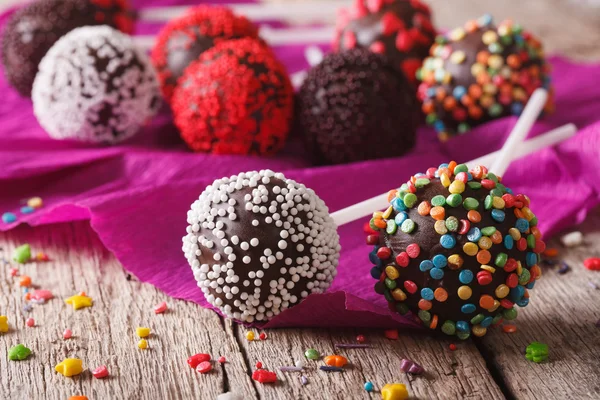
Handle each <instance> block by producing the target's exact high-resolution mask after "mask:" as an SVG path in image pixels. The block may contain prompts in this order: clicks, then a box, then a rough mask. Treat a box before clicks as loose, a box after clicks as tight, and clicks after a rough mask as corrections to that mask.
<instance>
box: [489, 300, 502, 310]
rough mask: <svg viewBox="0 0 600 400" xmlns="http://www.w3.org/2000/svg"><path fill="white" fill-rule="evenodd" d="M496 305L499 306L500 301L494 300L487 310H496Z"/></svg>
mask: <svg viewBox="0 0 600 400" xmlns="http://www.w3.org/2000/svg"><path fill="white" fill-rule="evenodd" d="M498 307H500V302H499V301H498V300H494V305H493V306H492V308H490V309H489V310H488V311H489V312H494V311H496V310H497V309H498Z"/></svg>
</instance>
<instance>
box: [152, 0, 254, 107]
mask: <svg viewBox="0 0 600 400" xmlns="http://www.w3.org/2000/svg"><path fill="white" fill-rule="evenodd" d="M244 37H250V38H258V28H257V27H256V26H255V25H254V24H253V23H252V22H251V21H250V20H248V19H247V18H246V17H244V16H237V15H235V14H234V13H233V12H232V11H231V10H229V9H228V8H225V7H213V6H197V7H193V8H191V9H190V10H189V11H187V13H186V14H185V15H184V16H182V17H180V18H177V19H174V20H172V21H170V22H169V23H168V24H167V25H165V26H164V27H163V28H162V30H161V31H160V32H159V34H158V36H157V38H156V43H155V45H154V47H153V49H152V55H151V58H152V62H153V63H154V66H155V67H156V70H157V72H158V78H159V81H160V85H161V88H162V92H163V95H164V96H165V98H166V99H167V100H170V98H171V96H172V95H173V90H174V89H175V86H176V85H177V79H179V77H181V75H183V72H184V71H185V69H186V68H187V66H188V65H190V63H191V62H193V61H196V60H197V59H198V56H199V55H200V54H202V53H203V52H205V51H206V50H208V49H210V48H211V47H213V46H214V45H215V44H217V43H220V42H222V41H224V40H230V39H239V38H244Z"/></svg>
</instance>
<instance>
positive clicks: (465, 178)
mask: <svg viewBox="0 0 600 400" xmlns="http://www.w3.org/2000/svg"><path fill="white" fill-rule="evenodd" d="M454 179H455V180H457V181H461V182H462V183H467V182H468V181H469V176H468V175H467V173H466V172H459V173H458V174H456V176H455V177H454Z"/></svg>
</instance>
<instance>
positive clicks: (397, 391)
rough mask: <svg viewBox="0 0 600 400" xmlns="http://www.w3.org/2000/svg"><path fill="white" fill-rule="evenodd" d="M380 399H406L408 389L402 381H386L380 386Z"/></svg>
mask: <svg viewBox="0 0 600 400" xmlns="http://www.w3.org/2000/svg"><path fill="white" fill-rule="evenodd" d="M381 399H382V400H406V399H408V390H406V385H404V384H402V383H388V384H387V385H385V386H384V387H383V388H381Z"/></svg>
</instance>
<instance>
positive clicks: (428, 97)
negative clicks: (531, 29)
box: [417, 15, 553, 184]
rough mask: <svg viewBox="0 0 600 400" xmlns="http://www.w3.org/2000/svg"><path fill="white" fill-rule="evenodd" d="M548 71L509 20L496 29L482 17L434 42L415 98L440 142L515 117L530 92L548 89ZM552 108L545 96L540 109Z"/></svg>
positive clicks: (536, 47) (533, 42)
mask: <svg viewBox="0 0 600 400" xmlns="http://www.w3.org/2000/svg"><path fill="white" fill-rule="evenodd" d="M549 71H550V66H549V65H548V64H547V63H546V60H545V57H544V52H543V50H542V45H541V43H540V42H539V41H538V40H537V39H536V38H535V37H533V36H532V35H531V34H530V33H528V32H526V31H524V30H523V28H522V27H521V26H520V25H518V24H515V23H513V22H512V21H504V22H502V23H501V24H500V25H498V26H497V27H496V26H494V25H493V23H492V19H491V17H490V16H488V15H486V16H483V17H481V18H479V19H478V20H474V21H469V22H467V23H466V24H465V26H464V27H459V28H456V29H454V30H452V31H450V32H449V33H448V34H446V35H445V36H439V37H438V38H437V39H436V44H434V45H433V46H432V47H431V57H428V58H426V59H425V61H424V63H423V67H422V68H421V69H420V70H419V71H418V72H417V77H418V78H419V80H420V81H421V82H422V83H421V84H420V86H419V90H418V96H419V99H420V100H421V101H422V102H423V105H422V110H423V112H424V113H425V115H426V121H427V123H428V124H430V125H431V126H433V127H434V128H435V130H436V131H437V132H438V136H439V138H440V140H446V139H448V138H449V137H451V136H453V135H456V134H462V133H465V132H466V131H468V130H469V129H470V128H472V127H474V126H476V125H479V124H482V123H484V122H487V121H490V120H492V119H495V118H500V117H504V116H508V115H515V116H518V115H520V114H521V112H522V111H523V108H524V106H525V104H526V103H527V101H528V100H529V97H530V96H531V94H532V93H533V91H534V90H535V89H537V88H546V89H549V90H550V89H551V88H550V76H549ZM551 94H552V93H551ZM552 108H553V104H552V96H550V99H549V101H548V104H547V105H546V109H545V110H546V111H551V110H552ZM482 184H485V182H482Z"/></svg>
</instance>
